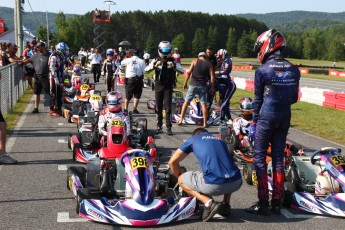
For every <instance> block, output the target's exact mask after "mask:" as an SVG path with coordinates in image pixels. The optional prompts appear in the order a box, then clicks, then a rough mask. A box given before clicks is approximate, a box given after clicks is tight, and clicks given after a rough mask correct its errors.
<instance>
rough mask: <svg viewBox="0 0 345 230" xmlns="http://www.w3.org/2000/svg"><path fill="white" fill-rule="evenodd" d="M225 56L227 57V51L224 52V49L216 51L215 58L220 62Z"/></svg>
mask: <svg viewBox="0 0 345 230" xmlns="http://www.w3.org/2000/svg"><path fill="white" fill-rule="evenodd" d="M227 56H228V51H226V50H225V49H220V50H218V52H217V54H216V57H217V58H220V59H222V60H224V59H225V58H226V57H227Z"/></svg>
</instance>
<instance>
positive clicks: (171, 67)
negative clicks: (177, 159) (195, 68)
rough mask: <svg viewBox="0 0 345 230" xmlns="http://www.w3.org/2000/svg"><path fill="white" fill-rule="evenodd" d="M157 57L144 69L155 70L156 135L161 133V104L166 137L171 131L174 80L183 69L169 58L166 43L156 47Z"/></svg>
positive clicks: (169, 46) (169, 45)
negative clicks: (177, 72)
mask: <svg viewBox="0 0 345 230" xmlns="http://www.w3.org/2000/svg"><path fill="white" fill-rule="evenodd" d="M158 54H159V57H158V58H155V59H153V60H152V61H151V63H150V64H149V65H148V66H147V67H146V68H145V71H146V72H148V71H150V70H152V69H154V70H155V100H156V115H157V130H156V133H157V134H158V133H160V132H161V131H162V125H163V104H164V109H165V119H166V120H165V121H166V123H165V125H166V128H167V129H166V133H167V135H172V131H171V127H172V124H171V102H172V95H173V86H174V82H175V78H176V70H178V71H179V72H182V73H183V68H182V67H181V65H180V64H179V63H177V62H176V61H175V60H174V59H173V58H172V57H171V44H170V42H168V41H162V42H160V43H159V45H158Z"/></svg>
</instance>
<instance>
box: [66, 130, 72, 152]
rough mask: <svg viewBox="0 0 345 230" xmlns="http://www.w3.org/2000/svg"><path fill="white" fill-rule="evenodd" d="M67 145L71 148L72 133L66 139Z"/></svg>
mask: <svg viewBox="0 0 345 230" xmlns="http://www.w3.org/2000/svg"><path fill="white" fill-rule="evenodd" d="M67 147H68V148H69V149H72V134H71V133H70V134H69V136H68V140H67Z"/></svg>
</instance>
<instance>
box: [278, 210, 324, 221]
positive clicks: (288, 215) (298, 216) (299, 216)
mask: <svg viewBox="0 0 345 230" xmlns="http://www.w3.org/2000/svg"><path fill="white" fill-rule="evenodd" d="M280 213H281V214H282V215H283V216H284V217H285V218H288V219H313V218H329V217H327V216H318V215H313V214H308V215H307V214H306V215H304V214H292V213H291V212H289V211H288V210H286V209H282V210H280Z"/></svg>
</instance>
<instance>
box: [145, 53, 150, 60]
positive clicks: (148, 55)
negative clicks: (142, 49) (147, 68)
mask: <svg viewBox="0 0 345 230" xmlns="http://www.w3.org/2000/svg"><path fill="white" fill-rule="evenodd" d="M150 57H151V56H150V54H149V53H145V54H144V56H143V58H144V59H150Z"/></svg>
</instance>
